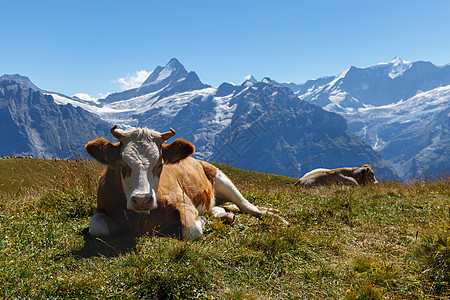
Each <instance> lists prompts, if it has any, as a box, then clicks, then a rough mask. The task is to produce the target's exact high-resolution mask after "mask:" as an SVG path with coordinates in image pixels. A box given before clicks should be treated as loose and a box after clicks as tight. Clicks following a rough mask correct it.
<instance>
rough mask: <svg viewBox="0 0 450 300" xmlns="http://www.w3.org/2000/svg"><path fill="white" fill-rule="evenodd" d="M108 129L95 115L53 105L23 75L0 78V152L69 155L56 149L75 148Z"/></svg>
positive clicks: (6, 153)
mask: <svg viewBox="0 0 450 300" xmlns="http://www.w3.org/2000/svg"><path fill="white" fill-rule="evenodd" d="M108 129H109V124H108V123H106V122H104V121H102V120H100V119H99V118H98V116H97V115H95V114H92V113H89V112H87V111H86V110H84V109H82V108H80V107H77V108H76V107H73V106H72V105H70V104H68V105H58V104H56V103H55V101H54V99H53V97H52V96H49V95H46V94H45V93H44V92H43V91H42V90H40V89H39V88H38V87H36V86H35V85H34V84H33V83H32V82H31V81H30V80H29V79H28V78H27V77H23V76H20V75H6V76H2V77H0V132H1V139H2V143H0V154H2V155H31V156H35V157H42V156H43V155H45V156H47V157H51V156H53V155H55V156H56V155H60V156H61V155H69V153H65V154H61V153H59V150H58V149H59V148H61V147H66V148H67V146H72V148H75V149H73V151H76V150H77V148H81V147H83V146H84V144H85V143H86V142H87V141H89V140H90V139H91V138H94V137H98V136H104V135H105V134H108V132H109V130H108ZM78 150H79V149H78ZM78 152H79V153H80V152H81V151H78Z"/></svg>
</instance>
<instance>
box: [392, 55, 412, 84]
mask: <svg viewBox="0 0 450 300" xmlns="http://www.w3.org/2000/svg"><path fill="white" fill-rule="evenodd" d="M389 64H390V65H392V66H391V68H390V70H389V75H388V76H389V77H391V78H392V79H395V78H396V77H398V76H401V75H403V73H404V72H406V71H407V70H408V69H410V68H411V67H412V62H410V61H405V60H402V59H401V58H399V57H396V58H394V59H393V60H392V61H390V62H389Z"/></svg>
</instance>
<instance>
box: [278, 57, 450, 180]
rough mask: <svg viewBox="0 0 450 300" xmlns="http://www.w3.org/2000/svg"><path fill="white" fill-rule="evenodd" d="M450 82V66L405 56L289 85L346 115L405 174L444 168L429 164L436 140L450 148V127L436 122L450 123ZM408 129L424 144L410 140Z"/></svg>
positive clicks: (305, 97)
mask: <svg viewBox="0 0 450 300" xmlns="http://www.w3.org/2000/svg"><path fill="white" fill-rule="evenodd" d="M448 85H450V65H447V66H443V67H437V66H435V65H433V64H432V63H429V62H422V61H419V62H409V61H404V60H402V59H400V58H395V59H393V60H392V61H390V62H387V63H379V64H377V65H374V66H369V67H365V68H356V67H350V68H349V69H347V70H345V71H344V72H342V73H340V74H339V75H338V76H335V77H333V76H332V77H323V78H319V79H316V80H310V81H307V82H306V83H304V84H299V85H294V84H292V83H289V84H286V86H288V87H290V88H291V89H293V91H296V94H297V95H298V97H299V98H300V99H302V100H305V101H307V102H310V103H314V104H317V105H320V106H322V107H323V108H325V109H326V110H328V111H332V112H336V113H339V114H341V115H342V116H343V117H344V118H345V119H346V120H347V122H348V126H349V130H350V131H351V132H353V133H355V134H356V135H358V136H359V137H361V138H363V139H364V140H365V141H366V142H368V143H369V144H370V145H371V146H372V147H373V148H374V149H375V150H377V151H380V153H381V154H382V155H383V158H385V159H387V160H388V161H389V162H391V163H392V164H393V165H394V166H395V168H396V171H397V173H398V174H399V175H400V176H401V177H403V178H412V177H415V176H422V175H424V174H425V173H430V174H431V173H438V172H441V171H442V170H443V169H442V168H440V167H436V166H435V165H434V164H433V163H431V162H429V161H428V162H427V163H424V153H425V152H426V151H425V150H424V149H428V150H427V151H428V152H426V153H428V154H429V149H431V148H430V147H432V145H436V143H439V144H440V145H441V146H439V147H438V148H439V149H440V150H439V151H441V150H442V149H444V150H442V151H443V152H445V151H448V147H450V145H448V144H447V145H446V144H445V143H443V142H444V141H446V140H447V139H448V133H447V132H446V130H445V128H444V127H445V126H444V127H442V128H441V129H437V127H436V126H438V127H439V125H432V124H434V123H436V120H438V119H439V120H440V121H441V122H447V124H448V123H449V119H448V116H447V115H446V114H445V110H446V109H448V108H449V107H450V103H449V102H448V97H447V92H448ZM437 132H439V134H438V133H437ZM407 133H408V134H409V136H411V137H415V138H416V139H419V140H420V142H415V141H414V140H412V139H410V138H408V137H407V136H406V134H407ZM427 136H428V137H427ZM430 136H434V138H431V137H430ZM406 140H408V143H406V142H405V141H406ZM439 141H441V142H439ZM442 147H443V148H442ZM413 148H414V149H413ZM406 149H409V150H408V151H407V150H406ZM445 149H447V150H445ZM400 150H401V151H400ZM402 151H403V152H402ZM424 151H425V152H424ZM442 151H441V152H442ZM435 155H436V157H438V158H439V159H438V161H441V162H442V160H441V159H440V158H443V157H444V160H443V163H442V164H441V165H443V166H449V159H448V157H449V156H447V158H445V156H444V155H443V154H442V153H435ZM449 167H450V166H449Z"/></svg>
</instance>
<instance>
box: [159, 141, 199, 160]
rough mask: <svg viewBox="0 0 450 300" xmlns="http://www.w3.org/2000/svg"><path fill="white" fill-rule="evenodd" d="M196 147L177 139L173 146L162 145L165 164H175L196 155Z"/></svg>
mask: <svg viewBox="0 0 450 300" xmlns="http://www.w3.org/2000/svg"><path fill="white" fill-rule="evenodd" d="M194 151H195V147H194V145H192V144H191V143H189V142H188V141H185V140H183V139H176V140H175V141H173V142H172V143H171V144H168V145H165V144H163V145H162V157H163V160H164V163H165V164H174V163H177V162H179V161H180V160H182V159H185V158H186V157H188V156H190V155H192V154H194Z"/></svg>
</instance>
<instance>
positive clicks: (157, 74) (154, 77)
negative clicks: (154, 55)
mask: <svg viewBox="0 0 450 300" xmlns="http://www.w3.org/2000/svg"><path fill="white" fill-rule="evenodd" d="M187 75H188V72H187V71H186V69H185V68H184V66H183V65H182V64H181V63H180V62H179V61H178V60H177V59H176V58H172V59H171V60H170V61H169V62H168V63H167V65H166V66H165V67H164V68H163V67H161V66H158V67H156V68H155V70H153V72H152V73H151V74H150V75H149V76H148V78H147V79H146V80H145V81H144V82H143V83H142V86H145V85H153V84H158V83H160V82H162V81H163V80H165V79H168V78H169V80H170V79H171V80H170V81H173V80H180V79H182V78H185V77H186V76H187Z"/></svg>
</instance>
